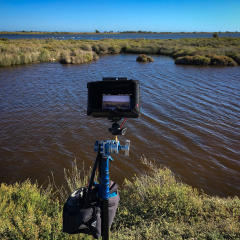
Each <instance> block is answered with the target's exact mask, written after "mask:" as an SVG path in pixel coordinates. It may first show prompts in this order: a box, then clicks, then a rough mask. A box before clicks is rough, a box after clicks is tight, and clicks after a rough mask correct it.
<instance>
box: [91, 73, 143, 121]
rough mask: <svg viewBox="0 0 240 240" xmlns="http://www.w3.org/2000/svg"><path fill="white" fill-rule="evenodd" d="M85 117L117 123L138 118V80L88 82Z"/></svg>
mask: <svg viewBox="0 0 240 240" xmlns="http://www.w3.org/2000/svg"><path fill="white" fill-rule="evenodd" d="M87 87H88V105H87V115H91V116H93V117H96V118H100V117H101V118H108V119H109V120H113V121H118V120H120V119H121V118H138V117H139V116H140V87H139V81H138V80H132V79H131V80H128V79H127V78H116V77H108V78H103V80H102V81H98V82H89V83H88V84H87Z"/></svg>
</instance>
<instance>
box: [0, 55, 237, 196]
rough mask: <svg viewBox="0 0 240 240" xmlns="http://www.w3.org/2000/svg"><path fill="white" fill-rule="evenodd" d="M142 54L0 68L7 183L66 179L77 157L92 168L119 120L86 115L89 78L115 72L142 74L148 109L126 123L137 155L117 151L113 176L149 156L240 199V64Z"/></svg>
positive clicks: (195, 182) (127, 174)
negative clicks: (145, 58) (144, 58)
mask: <svg viewBox="0 0 240 240" xmlns="http://www.w3.org/2000/svg"><path fill="white" fill-rule="evenodd" d="M136 56H137V55H134V54H132V55H131V54H127V55H124V54H118V55H106V56H101V57H100V60H98V61H94V62H91V63H87V64H82V65H61V64H60V63H39V64H32V65H25V66H14V67H5V68H0V165H1V172H0V182H6V183H13V182H15V181H22V180H25V179H27V178H30V179H32V180H33V181H35V180H38V182H39V183H40V184H42V183H44V182H45V181H47V180H48V176H50V175H51V172H53V173H54V176H55V181H56V183H57V184H59V185H60V184H62V183H63V182H64V180H63V169H64V168H70V167H71V162H72V161H73V160H74V159H75V158H76V159H77V163H78V165H79V166H81V165H82V162H83V161H84V163H85V166H87V167H88V166H91V165H93V163H94V160H95V156H96V153H95V152H93V147H94V142H95V140H100V141H101V140H107V139H112V136H111V135H110V133H108V131H107V129H108V128H109V127H110V126H111V124H110V122H108V121H107V120H105V119H94V118H92V117H89V116H87V115H86V106H87V82H89V81H100V80H101V78H102V77H106V76H116V77H128V78H132V79H138V80H139V81H140V85H141V112H142V115H141V117H140V118H139V119H127V121H126V123H125V126H126V127H127V128H128V131H127V133H126V135H125V136H121V137H119V139H120V141H122V143H123V141H124V140H126V139H129V140H130V141H131V147H130V157H124V156H122V155H120V154H119V155H114V156H113V158H114V162H113V163H111V164H110V165H111V166H110V177H111V178H112V179H113V180H115V181H117V182H118V183H119V184H121V183H122V181H123V179H124V178H128V179H131V178H132V177H133V176H134V174H136V173H141V172H142V171H143V170H144V166H143V165H142V164H141V162H140V157H141V156H142V155H143V154H144V155H145V156H146V157H147V158H149V159H153V160H155V162H156V164H157V165H160V164H163V165H166V166H168V167H169V168H170V169H171V170H172V171H173V172H174V173H175V174H176V175H178V176H180V178H181V179H182V181H183V182H185V183H187V184H190V185H191V186H193V187H197V188H202V189H203V190H204V191H205V192H206V193H209V194H212V195H220V196H234V195H238V196H240V184H239V182H240V121H239V120H240V68H239V67H238V66H237V67H213V66H211V67H197V66H181V65H175V64H174V61H173V59H172V58H170V57H164V56H152V57H153V58H154V60H155V61H154V62H153V63H138V62H136Z"/></svg>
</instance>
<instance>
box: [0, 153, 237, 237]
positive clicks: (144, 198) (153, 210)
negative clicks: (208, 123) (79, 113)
mask: <svg viewBox="0 0 240 240" xmlns="http://www.w3.org/2000/svg"><path fill="white" fill-rule="evenodd" d="M142 163H143V164H145V165H147V166H148V168H149V171H148V172H145V173H142V174H140V175H138V176H135V177H134V179H132V180H131V181H130V180H127V179H126V180H125V182H124V186H123V188H122V189H121V190H120V196H121V201H120V205H119V208H118V211H117V213H116V216H115V220H114V222H113V225H112V227H111V232H110V239H162V238H163V239H238V238H239V237H240V232H239V229H240V199H239V198H238V197H234V198H230V197H229V198H219V197H212V196H209V195H206V194H205V193H204V192H202V191H198V190H197V189H193V188H192V187H190V186H188V185H186V184H183V183H182V182H181V181H180V180H179V179H177V178H176V177H175V176H174V175H173V173H172V172H171V171H170V170H169V169H168V168H166V167H163V166H161V167H157V166H156V165H154V163H152V162H150V161H148V160H147V159H146V158H145V157H143V158H142ZM88 178H89V173H88V172H87V171H86V172H85V171H84V169H80V170H79V169H78V168H77V165H76V163H75V164H74V165H73V168H72V170H71V171H66V170H65V180H66V183H67V184H66V186H67V187H65V188H64V187H57V186H55V190H53V189H54V181H52V182H49V184H48V186H47V187H45V188H44V187H39V186H38V184H37V183H31V181H30V180H27V181H25V182H23V183H15V184H12V185H6V184H4V183H2V184H1V187H0V199H1V201H0V237H1V239H45V238H46V239H82V238H83V237H84V234H77V235H68V234H65V233H63V232H62V209H63V203H64V201H66V198H67V197H68V196H69V195H70V193H71V192H72V191H74V190H75V189H76V188H78V187H82V186H85V185H86V183H87V182H88ZM57 196H58V197H59V198H57ZM84 239H92V238H91V236H86V237H85V238H84Z"/></svg>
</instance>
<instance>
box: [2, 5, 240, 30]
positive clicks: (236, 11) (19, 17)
mask: <svg viewBox="0 0 240 240" xmlns="http://www.w3.org/2000/svg"><path fill="white" fill-rule="evenodd" d="M23 30H24V31H53V32H55V31H71V32H94V31H95V30H99V31H100V32H102V31H114V32H117V31H127V30H128V31H139V30H142V31H157V32H167V31H170V32H181V31H186V32H188V31H189V32H193V31H207V32H213V31H224V32H225V31H240V0H198V1H196V0H178V1H177V0H148V1H147V0H145V1H143V0H110V1H109V0H86V1H80V0H65V1H62V0H47V1H45V0H35V1H34V0H32V1H30V0H0V31H23Z"/></svg>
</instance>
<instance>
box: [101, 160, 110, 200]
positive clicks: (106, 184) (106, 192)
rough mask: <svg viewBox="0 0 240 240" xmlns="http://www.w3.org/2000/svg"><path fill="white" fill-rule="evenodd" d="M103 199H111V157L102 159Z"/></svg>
mask: <svg viewBox="0 0 240 240" xmlns="http://www.w3.org/2000/svg"><path fill="white" fill-rule="evenodd" d="M101 198H102V200H107V199H109V157H108V156H103V158H102V181H101Z"/></svg>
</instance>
